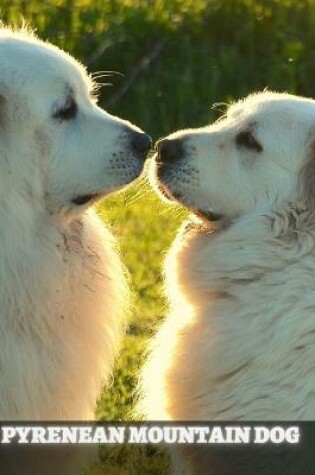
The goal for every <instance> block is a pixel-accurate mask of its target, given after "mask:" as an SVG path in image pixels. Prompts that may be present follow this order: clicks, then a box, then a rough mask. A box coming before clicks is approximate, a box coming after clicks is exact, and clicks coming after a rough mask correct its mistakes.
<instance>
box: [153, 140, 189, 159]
mask: <svg viewBox="0 0 315 475" xmlns="http://www.w3.org/2000/svg"><path fill="white" fill-rule="evenodd" d="M156 148H157V152H158V157H159V160H160V161H161V162H170V161H173V160H176V159H177V158H179V157H180V156H181V154H182V150H183V147H182V143H181V142H180V141H179V140H169V139H163V140H160V141H159V142H158V143H157V145H156Z"/></svg>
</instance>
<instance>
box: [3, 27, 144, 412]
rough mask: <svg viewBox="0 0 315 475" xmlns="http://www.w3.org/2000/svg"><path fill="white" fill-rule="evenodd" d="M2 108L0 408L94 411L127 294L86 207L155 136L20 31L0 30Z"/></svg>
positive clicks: (109, 245) (62, 57)
mask: <svg viewBox="0 0 315 475" xmlns="http://www.w3.org/2000/svg"><path fill="white" fill-rule="evenodd" d="M0 109H1V113H0V129H1V130H0V135H1V138H0V150H1V151H0V154H1V165H0V167H1V176H0V181H1V192H0V193H1V196H0V210H1V211H0V215H1V230H0V325H1V331H0V367H1V377H0V419H2V420H3V419H11V420H13V419H27V420H38V419H43V420H49V419H55V420H60V419H68V420H74V419H75V420H79V419H89V418H92V417H93V411H94V406H95V402H96V398H97V396H98V395H99V391H100V389H101V386H102V384H103V383H104V382H106V380H108V378H109V376H110V374H111V369H112V365H113V359H114V356H115V354H116V352H117V350H118V348H119V340H120V336H121V331H122V327H123V320H124V313H125V310H126V302H127V300H128V299H127V291H126V285H125V278H124V271H123V269H122V266H121V264H120V261H119V258H118V255H117V253H116V251H115V246H114V243H113V239H112V236H111V234H110V233H109V231H108V230H106V229H104V226H103V224H102V223H101V222H100V220H99V219H98V218H97V217H96V215H95V214H94V213H93V212H91V210H90V207H91V205H92V204H93V203H95V202H96V201H97V200H98V199H99V198H101V197H103V196H105V195H106V194H108V193H110V192H112V191H114V190H117V189H119V188H121V187H122V186H124V185H126V184H128V183H130V182H131V181H133V180H134V179H135V178H136V177H137V176H138V175H139V174H140V172H141V170H142V166H143V162H144V159H145V155H146V152H147V151H148V149H149V147H150V138H149V137H148V136H147V135H145V134H144V133H142V132H141V131H140V130H139V129H137V128H136V127H134V126H133V125H131V124H130V123H128V122H126V121H123V120H120V119H118V118H117V117H113V116H111V115H109V114H108V113H106V112H105V111H103V110H102V109H100V108H99V107H98V106H97V105H96V100H95V97H94V96H93V83H92V80H91V79H90V78H89V77H88V75H87V73H86V71H85V69H84V67H83V66H82V65H81V64H79V63H78V62H77V61H75V60H74V59H73V58H71V57H70V56H69V55H68V54H66V53H64V52H63V51H61V50H59V49H58V48H56V47H54V46H52V45H49V44H47V43H44V42H42V41H40V40H38V39H36V38H35V37H34V35H32V34H30V33H27V32H25V31H19V32H13V31H12V30H10V29H6V28H3V29H2V30H1V32H0Z"/></svg>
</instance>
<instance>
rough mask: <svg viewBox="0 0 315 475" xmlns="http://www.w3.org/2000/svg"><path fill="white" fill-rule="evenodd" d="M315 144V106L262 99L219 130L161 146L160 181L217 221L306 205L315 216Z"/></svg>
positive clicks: (249, 101)
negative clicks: (283, 206)
mask: <svg viewBox="0 0 315 475" xmlns="http://www.w3.org/2000/svg"><path fill="white" fill-rule="evenodd" d="M314 142H315V101H313V100H310V99H305V98H299V97H296V96H291V95H288V94H277V93H271V92H263V93H259V94H254V95H251V96H249V97H247V98H246V99H245V100H243V101H240V102H238V103H236V104H234V105H232V106H231V107H230V108H229V109H228V111H227V114H226V115H225V116H224V117H222V118H221V119H220V120H219V121H217V122H216V123H214V124H213V125H210V126H207V127H204V128H200V129H190V130H184V131H179V132H176V133H174V134H171V135H170V136H168V137H166V138H165V139H164V140H161V141H160V142H158V144H157V150H158V153H157V156H156V159H155V161H154V164H153V167H152V170H151V171H152V176H153V181H154V183H155V186H156V187H157V188H158V189H159V191H160V192H161V193H162V195H163V196H164V197H166V198H168V199H170V200H175V201H178V202H180V203H182V204H183V205H184V206H186V207H188V208H189V209H191V210H192V211H194V212H195V213H196V214H199V215H201V216H202V217H204V218H206V219H208V220H210V221H213V220H218V219H220V218H221V217H224V218H227V219H234V218H236V217H237V216H240V215H242V214H244V213H246V212H248V211H251V210H252V209H254V208H255V207H256V206H264V205H266V206H267V207H270V206H272V205H274V204H275V203H288V202H295V201H296V200H301V199H302V200H304V205H305V206H314V209H315V199H313V198H312V196H315V156H314Z"/></svg>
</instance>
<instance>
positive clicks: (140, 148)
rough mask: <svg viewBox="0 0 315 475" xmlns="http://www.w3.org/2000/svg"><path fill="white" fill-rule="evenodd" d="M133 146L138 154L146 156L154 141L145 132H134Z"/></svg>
mask: <svg viewBox="0 0 315 475" xmlns="http://www.w3.org/2000/svg"><path fill="white" fill-rule="evenodd" d="M131 144H132V146H133V148H134V149H135V150H136V152H140V153H143V154H146V153H148V151H149V150H150V148H151V145H152V139H151V137H150V135H148V134H145V133H143V132H132V138H131Z"/></svg>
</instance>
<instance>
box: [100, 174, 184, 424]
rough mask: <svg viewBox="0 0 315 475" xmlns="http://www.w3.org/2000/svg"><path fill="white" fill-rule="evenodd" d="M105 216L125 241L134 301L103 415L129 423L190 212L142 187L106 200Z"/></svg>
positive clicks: (124, 256)
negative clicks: (170, 257) (165, 275)
mask: <svg viewBox="0 0 315 475" xmlns="http://www.w3.org/2000/svg"><path fill="white" fill-rule="evenodd" d="M144 186H145V189H144V188H143V187H144ZM100 214H101V216H102V217H104V218H105V219H106V221H107V222H109V223H111V225H112V229H113V231H114V233H115V235H116V236H117V238H118V240H119V242H120V247H121V256H122V259H123V261H124V263H125V265H126V266H127V269H128V270H129V272H130V275H131V288H132V292H133V297H134V298H133V308H132V311H131V316H130V321H129V326H128V330H127V335H126V337H125V341H124V347H123V350H122V351H121V354H120V357H119V358H118V361H117V365H116V372H115V376H114V381H113V385H112V387H111V388H110V390H109V391H107V392H105V393H104V394H103V397H102V399H101V401H100V403H99V404H98V409H97V416H98V418H101V419H105V420H108V419H115V420H126V419H129V418H130V416H131V411H132V407H133V397H134V394H133V393H134V388H135V382H136V379H137V374H138V372H139V368H140V367H141V364H142V362H143V355H144V349H145V346H146V343H147V341H148V339H149V338H150V337H151V336H152V334H153V333H154V331H155V330H156V328H157V326H158V325H159V323H160V321H161V319H162V318H163V316H164V315H165V311H166V303H165V300H164V297H163V279H162V264H163V260H164V256H165V253H166V251H167V249H168V248H169V246H170V244H171V241H172V240H173V237H174V234H175V230H176V228H177V227H178V225H179V223H180V222H181V220H182V219H183V217H184V215H185V213H184V212H183V211H181V210H180V209H179V208H176V207H174V206H166V205H164V204H163V203H162V202H161V200H160V199H159V198H158V197H157V196H156V195H155V194H153V193H152V191H150V190H149V187H148V185H147V184H145V183H144V184H143V183H142V185H141V186H139V184H138V186H137V185H136V186H133V187H132V188H130V189H129V190H128V191H127V192H124V193H121V194H119V195H117V196H115V197H113V198H111V199H108V200H106V201H104V203H103V204H102V205H101V206H100Z"/></svg>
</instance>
